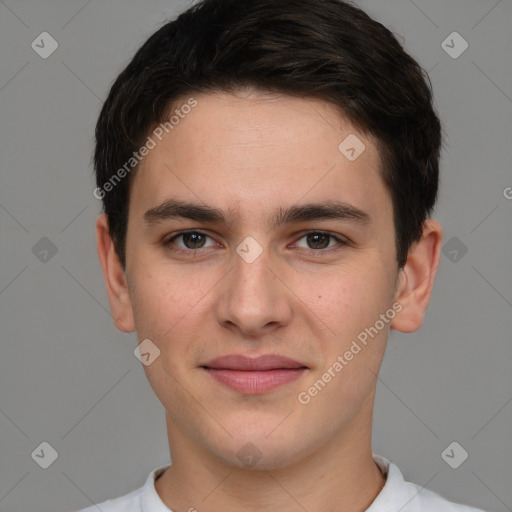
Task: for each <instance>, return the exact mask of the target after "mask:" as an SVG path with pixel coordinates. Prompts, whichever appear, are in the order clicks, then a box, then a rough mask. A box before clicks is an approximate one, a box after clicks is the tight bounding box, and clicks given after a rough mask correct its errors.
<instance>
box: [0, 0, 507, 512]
mask: <svg viewBox="0 0 512 512" xmlns="http://www.w3.org/2000/svg"><path fill="white" fill-rule="evenodd" d="M358 4H360V5H361V6H362V7H363V8H364V9H366V10H367V11H368V12H369V14H371V15H373V16H375V17H376V18H377V19H379V20H380V21H382V22H383V23H384V24H385V25H387V26H388V27H389V28H391V29H392V30H393V31H394V32H395V33H397V34H398V35H399V36H400V38H401V39H402V40H403V41H404V42H405V46H406V49H407V50H408V51H409V52H410V53H412V55H413V56H415V57H416V58H417V59H418V60H419V62H420V63H421V64H422V66H423V67H424V68H425V69H427V70H429V72H430V75H431V79H432V83H433V87H434V93H435V97H436V104H437V106H438V109H439V112H440V116H441V119H442V121H443V123H444V131H445V137H446V151H445V152H444V154H443V160H442V179H441V194H440V200H439V204H438V207H437V210H436V215H435V218H436V219H437V220H439V221H440V222H441V223H442V225H443V227H444V231H445V239H444V242H443V243H444V244H446V243H448V242H449V241H450V239H453V240H451V242H450V244H449V245H448V246H446V245H445V248H444V253H445V254H443V256H442V262H441V265H440V268H439V273H438V278H437V281H436V284H435V288H434V294H433V298H432V302H431V305H430V307H429V310H428V313H427V316H426V319H425V323H424V326H423V327H422V329H421V330H420V331H419V332H417V333H414V334H409V335H404V334H400V333H396V332H393V333H392V334H391V337H390V340H389V345H388V349H387V352H386V356H385V358H384V362H383V366H382V371H381V374H380V380H379V383H378V392H377V400H376V409H375V420H374V451H375V452H377V453H380V454H383V455H385V456H386V457H388V458H390V459H391V460H393V461H394V462H395V463H397V464H398V466H399V467H400V468H401V470H402V471H403V473H404V475H405V477H406V479H408V480H410V481H413V482H415V483H418V484H420V485H425V486H426V487H428V488H430V489H432V490H434V491H437V492H439V493H441V494H443V495H444V496H446V497H447V498H449V499H451V500H454V501H459V502H465V503H470V504H473V505H475V506H479V507H481V508H485V509H487V510H491V511H496V512H502V511H505V510H512V508H511V507H512V485H511V483H512V467H511V466H512V463H511V460H512V444H511V435H510V434H511V432H512V428H511V426H512V403H511V402H512V371H511V369H510V366H511V365H510V363H511V361H512V344H511V343H510V342H511V338H512V335H511V333H512V314H511V313H512V274H511V272H510V264H511V262H512V242H511V231H512V230H511V228H510V226H511V220H512V200H510V199H507V197H505V196H506V195H508V196H509V197H510V196H512V189H508V188H507V187H512V172H511V162H512V129H511V126H512V66H511V54H512V30H511V26H512V3H511V1H510V0H501V1H497V0H428V1H427V0H414V1H413V0H386V1H380V2H377V1H375V0H374V1H370V0H368V1H361V2H358ZM188 5H190V2H184V1H176V0H174V1H171V0H167V1H164V0H152V1H148V2H142V1H136V0H130V1H126V0H125V1H120V0H115V1H113V0H110V1H104V2H100V1H99V0H90V1H87V0H72V1H66V2H64V1H56V0H53V1H49V0H46V1H44V2H43V1H40V0H19V1H15V0H0V27H1V42H0V52H1V56H0V59H1V60H0V91H1V92H0V120H1V133H0V155H1V157H0V158H1V160H0V162H1V188H0V227H1V234H2V243H1V246H0V251H1V253H0V257H1V267H0V302H1V319H0V321H1V359H0V392H1V395H0V397H1V402H0V432H1V439H0V510H2V511H4V512H5V511H12V512H16V511H23V512H27V511H36V510H37V511H39V512H50V511H52V512H55V511H58V510H61V511H70V510H73V509H78V508H81V507H85V506H88V505H91V504H92V503H93V502H98V501H102V500H104V499H106V498H108V497H115V496H119V495H121V494H124V493H126V492H128V491H131V490H133V489H135V488H137V487H139V486H140V485H142V484H143V482H144V480H145V478H146V476H147V474H148V473H149V471H150V470H151V469H153V468H155V467H157V466H159V465H164V464H166V463H167V462H168V460H169V452H168V446H167V437H166V431H165V421H164V411H163V408H162V406H161V404H160V402H159V401H158V400H157V399H156V397H155V396H154V395H153V392H152V390H151V388H150V387H149V384H148V383H147V381H146V378H145V375H144V372H143V369H142V365H141V363H140V362H139V361H138V360H137V359H136V358H135V357H134V355H133V350H134V348H135V347H136V344H137V339H136V336H135V334H130V335H126V334H122V333H120V332H118V331H117V330H116V328H115V327H114V325H113V323H112V319H111V317H110V313H109V306H108V302H107V297H106V292H105V288H104V283H103V278H102V275H101V269H100V265H99V263H98V261H97V256H96V242H95V235H94V221H95V219H96V216H97V215H98V213H99V212H100V202H99V201H97V200H96V199H95V198H94V197H93V195H92V190H93V188H94V182H93V176H92V167H91V163H90V162H91V152H92V140H93V129H94V124H95V121H96V118H97V115H98V113H99V109H100V106H101V102H102V100H103V99H104V98H105V97H106V94H107V91H108V88H109V86H110V84H111V83H112V81H113V80H114V78H115V77H116V75H117V74H118V73H119V72H120V71H121V69H122V68H123V66H124V65H125V64H126V63H127V61H128V59H130V57H131V56H132V55H133V52H134V51H135V49H136V48H137V47H138V46H139V45H140V44H141V43H142V42H143V41H144V40H145V38H147V37H148V36H149V35H150V34H151V33H152V32H153V31H154V30H155V29H156V28H158V27H159V26H160V25H161V23H162V22H163V21H164V20H166V19H168V18H169V17H172V16H173V15H174V14H175V13H176V12H178V11H181V10H182V9H183V8H184V7H186V6H188ZM43 31H47V32H49V33H50V34H51V36H52V37H53V38H55V40H56V41H57V42H58V44H59V47H58V49H57V50H56V51H55V52H54V53H53V54H52V55H51V56H50V57H48V58H47V59H43V58H41V57H40V56H39V55H38V54H37V53H36V52H35V51H34V50H33V49H32V48H31V43H32V41H33V40H35V39H36V38H37V36H38V35H39V34H40V33H41V32H43ZM454 31H456V32H458V33H459V34H460V35H461V36H462V37H463V38H464V39H465V40H466V41H467V42H468V44H469V47H468V49H467V50H466V51H465V52H464V53H463V54H462V55H460V56H459V57H458V58H453V57H451V56H450V55H449V54H448V53H447V52H446V51H445V50H444V49H443V48H442V42H443V41H444V40H445V39H446V38H447V36H448V35H449V34H451V33H452V32H454ZM445 44H446V43H445ZM447 44H449V45H450V46H453V47H454V50H458V49H460V48H461V46H460V41H457V40H454V41H453V43H452V42H451V40H450V39H448V43H447ZM46 48H48V46H46ZM507 191H509V192H510V194H507ZM43 237H47V238H48V239H49V240H51V244H50V243H49V242H48V240H43V241H40V240H41V239H42V238H43ZM38 243H39V245H36V244H38ZM52 244H53V245H52ZM34 246H35V247H36V248H35V249H33V248H34ZM52 248H53V252H55V250H56V251H57V252H56V253H55V254H53V253H52V250H51V249H52ZM465 248H467V253H464V251H465ZM44 250H46V251H49V252H47V253H44ZM43 441H46V442H48V443H49V444H50V445H51V446H52V447H53V448H54V449H55V450H56V451H57V452H58V458H57V460H56V461H55V462H54V463H53V464H52V465H51V466H50V467H49V468H48V469H42V468H41V467H39V465H38V464H36V462H35V460H34V459H33V458H32V457H31V454H32V452H33V451H34V450H35V449H36V448H37V447H38V446H39V445H40V443H41V442H43ZM453 441H457V442H458V443H459V444H460V445H461V446H462V447H463V448H464V449H465V450H466V451H467V452H468V453H469V458H468V459H467V460H466V461H465V462H464V463H463V464H462V465H461V466H460V467H459V468H458V469H452V468H451V467H449V466H448V464H447V463H446V462H445V461H444V460H443V458H442V457H441V453H442V452H443V450H444V449H445V448H446V447H447V446H448V445H449V444H450V443H452V442H453ZM453 453H454V458H455V459H456V458H457V457H460V449H458V448H457V449H456V450H455V451H454V452H453Z"/></svg>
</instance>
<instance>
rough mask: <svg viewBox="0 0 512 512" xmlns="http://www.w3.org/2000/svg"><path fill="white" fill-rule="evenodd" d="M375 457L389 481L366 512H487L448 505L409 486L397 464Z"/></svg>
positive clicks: (431, 492)
mask: <svg viewBox="0 0 512 512" xmlns="http://www.w3.org/2000/svg"><path fill="white" fill-rule="evenodd" d="M373 457H374V460H375V462H376V463H377V465H378V466H379V467H380V468H381V470H382V472H383V473H384V474H385V475H386V477H387V478H386V483H385V485H384V487H383V488H382V490H381V492H380V493H379V495H378V496H377V498H376V499H375V500H374V502H373V503H372V505H371V506H370V508H369V509H367V511H366V512H396V511H397V510H400V511H401V512H432V511H433V510H435V511H436V512H484V511H483V510H481V509H477V508H474V507H470V506H468V505H463V504H459V503H454V502H452V501H448V500H447V499H446V498H444V497H443V496H441V495H440V494H437V493H435V492H433V491H430V490H428V489H425V488H424V487H421V486H419V485H417V484H414V483H411V482H408V481H406V480H405V479H404V477H403V475H402V472H401V471H400V469H399V468H398V467H397V466H396V465H395V464H393V463H392V462H390V461H389V460H388V459H386V458H384V457H382V456H379V455H376V454H373Z"/></svg>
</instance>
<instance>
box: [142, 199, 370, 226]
mask: <svg viewBox="0 0 512 512" xmlns="http://www.w3.org/2000/svg"><path fill="white" fill-rule="evenodd" d="M230 216H231V217H237V215H236V213H235V212H234V211H231V212H230ZM143 218H144V222H145V224H147V225H152V224H158V223H161V222H165V221H167V220H170V219H174V218H185V219H190V220H195V221H198V222H209V223H216V224H226V225H227V224H228V216H227V215H226V214H225V213H224V211H223V210H221V209H219V208H214V207H212V206H207V205H202V204H197V203H191V202H185V201H179V200H176V199H168V200H166V201H164V202H163V203H161V204H160V205H158V206H155V207H153V208H150V209H149V210H147V211H146V212H145V213H144V216H143ZM321 219H335V220H343V221H347V222H351V223H355V224H360V225H363V226H364V225H368V224H370V223H371V217H370V215H368V213H366V212H364V211H363V210H361V209H359V208H356V207H355V206H353V205H351V204H349V203H345V202H340V201H326V202H321V203H308V204H304V205H293V206H290V207H287V208H282V207H281V208H278V209H277V210H276V212H274V214H273V215H272V217H271V220H270V225H271V227H272V228H276V227H278V226H281V225H283V224H291V223H294V222H303V221H311V220H321Z"/></svg>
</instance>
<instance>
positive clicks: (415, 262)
mask: <svg viewBox="0 0 512 512" xmlns="http://www.w3.org/2000/svg"><path fill="white" fill-rule="evenodd" d="M440 133H441V130H440V123H439V120H438V118H437V116H436V114H435V112H434V110H433V107H432V97H431V91H430V88H429V86H428V83H427V81H426V77H425V76H424V74H423V73H422V71H421V69H420V67H419V66H418V64H417V63H416V62H415V61H414V60H413V59H412V58H411V57H410V56H409V55H407V54H406V53H405V52H404V50H403V49H402V47H401V46H400V44H399V43H398V42H397V40H396V39H395V38H394V36H393V35H392V34H391V32H389V31H388V30H387V29H386V28H384V27H383V26H382V25H381V24H379V23H377V22H375V21H373V20H372V19H370V18H369V17H368V16H367V15H366V14H365V13H364V12H362V11H361V10H359V9H357V8H356V7H354V6H353V5H350V4H348V3H345V2H342V1H341V0H281V1H279V2H275V1H274V0H204V1H202V2H200V3H198V4H196V5H194V6H193V7H191V8H190V9H189V10H187V11H186V12H184V13H183V14H181V15H180V16H179V17H178V18H177V19H176V20H175V21H173V22H170V23H168V24H166V25H165V26H163V27H162V28H161V29H160V30H158V31H157V32H156V33H155V34H154V35H152V36H151V37H150V38H149V39H148V41H147V42H146V43H145V44H144V45H143V46H142V47H141V49H140V50H139V51H138V52H137V54H136V55H135V57H134V58H133V60H132V61H131V62H130V63H129V64H128V66H127V67H126V69H125V70H124V71H123V72H122V73H121V75H120V76H119V77H118V78H117V80H116V82H115V83H114V85H113V86H112V89H111V91H110V94H109V96H108V98H107V100H106V102H105V105H104V107H103V109H102V112H101V114H100V118H99V120H98V124H97V128H96V151H95V169H96V174H97V188H96V190H95V191H94V194H95V196H96V197H98V198H100V199H102V201H103V206H104V211H105V213H104V214H103V215H102V216H100V218H99V219H98V221H97V239H98V253H99V257H100V261H101V264H102V268H103V272H104V276H105V280H106V285H107V291H108V297H109V301H110V306H111V310H112V315H113V317H114V321H115V324H116V326H117V327H118V328H119V329H120V330H121V331H124V332H132V331H134V330H136V331H137V335H138V339H139V342H140V345H139V347H140V355H141V360H142V361H143V362H144V370H145V372H146V375H147V377H148V379H149V382H150V384H151V386H152V388H153V390H154V391H155V393H156V395H157V397H158V398H159V400H160V401H161V403H162V404H163V406H164V407H165V410H166V421H167V431H168V438H169V447H170V452H171V460H172V464H171V465H170V466H166V467H164V468H157V469H155V470H154V471H152V472H151V474H150V475H149V477H148V479H147V481H146V484H145V485H144V486H143V487H141V488H140V489H138V490H136V491H134V492H132V493H130V494H128V495H126V496H124V497H121V498H117V499H114V500H110V501H107V502H104V503H101V504H99V505H98V508H100V509H101V510H102V511H103V512H107V511H108V512H114V511H121V510H122V511H124V512H135V511H137V512H139V511H145V512H164V511H169V510H172V511H174V512H181V511H189V512H192V511H196V510H197V511H199V512H213V511H229V512H238V511H267V510H268V511H270V510H272V511H274V510H286V511H295V510H297V511H304V510H307V511H309V512H316V511H320V510H321V511H325V510H329V511H338V510H339V511H345V512H356V511H363V510H367V511H371V512H384V511H386V512H388V511H389V512H391V511H393V512H397V511H399V510H400V511H403V512H413V511H418V512H419V511H426V510H429V511H431V510H432V511H434V510H435V511H445V512H449V511H461V512H462V511H467V512H469V511H475V510H476V509H474V508H470V507H468V506H464V505H457V504H454V503H450V502H448V501H447V500H445V499H444V498H442V497H441V496H439V495H437V494H434V493H432V492H430V491H427V490H424V489H422V488H421V487H419V486H417V485H414V484H411V483H407V482H405V481H404V479H403V476H402V474H401V473H400V471H399V469H398V468H397V467H396V466H395V465H394V464H392V463H390V462H389V461H388V460H387V459H385V458H383V457H382V456H378V455H376V454H373V453H372V450H371V426H372V414H373V404H374V398H375V389H376V380H377V374H378V371H379V368H380V364H381V362H382V358H383V355H384V351H385V346H386V341H387V338H388V335H389V332H390V329H395V330H398V331H401V332H413V331H415V330H417V329H418V328H419V327H420V326H421V324H422V320H423V316H424V313H425V310H426V308H427V305H428V302H429V299H430V294H431V290H432V286H433V282H434V277H435V273H436V269H437V266H438V264H439V254H440V248H441V240H442V230H441V227H440V226H439V224H438V223H437V222H436V221H434V220H431V219H430V214H431V213H432V210H433V207H434V204H435V201H436V196H437V188H438V164H439V151H440V145H441V135H440ZM85 510H87V512H89V511H91V512H92V511H93V510H97V508H96V507H95V506H93V507H91V508H89V509H85Z"/></svg>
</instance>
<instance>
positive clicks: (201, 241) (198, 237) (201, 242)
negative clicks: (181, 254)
mask: <svg viewBox="0 0 512 512" xmlns="http://www.w3.org/2000/svg"><path fill="white" fill-rule="evenodd" d="M208 239H209V240H208ZM165 245H166V246H167V247H169V248H170V249H173V250H175V251H187V250H189V251H193V250H195V249H196V250H197V249H204V248H208V247H213V246H215V245H216V244H215V242H214V241H213V240H212V239H211V237H210V236H208V235H206V234H205V233H201V232H200V231H183V232H181V233H178V234H176V235H174V236H173V237H172V238H169V239H168V240H167V241H166V242H165Z"/></svg>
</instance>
